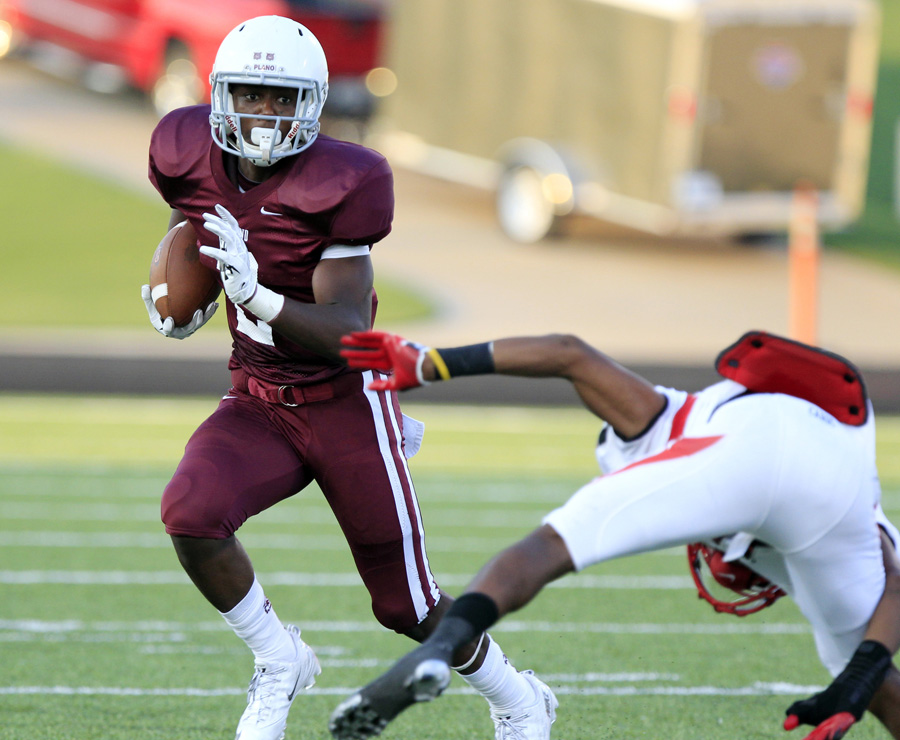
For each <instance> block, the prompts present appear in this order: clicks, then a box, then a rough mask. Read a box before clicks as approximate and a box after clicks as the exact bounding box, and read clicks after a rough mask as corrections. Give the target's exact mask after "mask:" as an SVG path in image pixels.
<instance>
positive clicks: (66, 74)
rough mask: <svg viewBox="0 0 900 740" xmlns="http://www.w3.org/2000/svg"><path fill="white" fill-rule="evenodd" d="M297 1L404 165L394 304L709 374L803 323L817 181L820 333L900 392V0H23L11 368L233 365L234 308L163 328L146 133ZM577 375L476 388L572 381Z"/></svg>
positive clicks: (9, 126) (9, 15)
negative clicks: (757, 332)
mask: <svg viewBox="0 0 900 740" xmlns="http://www.w3.org/2000/svg"><path fill="white" fill-rule="evenodd" d="M268 13H277V14H282V15H289V16H291V17H294V18H296V19H297V20H299V21H300V22H302V23H304V24H305V25H307V26H308V27H309V28H310V29H312V30H313V31H314V33H316V35H317V36H318V38H319V39H320V40H321V41H322V44H323V46H324V48H325V51H326V54H327V56H328V59H329V66H330V73H331V92H330V95H329V99H328V103H327V105H326V116H325V119H326V120H325V125H324V129H325V131H326V132H327V133H329V134H331V135H334V136H338V137H342V138H349V139H352V140H357V141H361V142H364V143H366V144H368V145H370V146H373V147H375V148H377V149H379V150H380V151H383V152H384V153H385V154H386V155H387V156H388V158H389V159H390V161H391V163H392V165H393V166H394V169H395V177H396V195H397V207H396V220H395V226H394V231H393V233H392V234H391V235H390V236H389V237H388V238H387V239H386V240H385V241H384V242H383V243H381V244H379V245H378V246H377V247H376V249H375V250H374V252H373V259H374V260H375V265H376V272H377V281H378V282H377V288H378V290H379V294H380V297H381V301H380V314H379V317H378V326H379V327H380V328H382V329H388V330H393V331H398V332H401V333H404V334H406V335H407V336H410V337H412V338H414V339H417V340H420V341H423V342H426V343H429V344H432V345H448V344H457V343H468V342H472V341H478V340H483V339H486V338H492V337H497V336H502V335H508V334H522V333H525V334H530V333H544V332H550V331H571V332H575V333H578V334H580V335H582V336H583V337H584V338H586V339H587V340H588V341H590V342H592V343H594V344H596V345H597V346H598V347H600V348H602V349H603V350H605V351H606V352H608V353H610V354H612V355H614V356H615V357H616V358H617V359H619V360H621V361H623V362H625V363H627V364H630V365H632V366H635V367H637V368H638V369H639V370H641V371H642V372H644V373H645V374H647V375H648V376H649V377H651V379H653V380H655V381H657V382H662V383H666V384H671V385H681V386H685V387H699V386H701V385H703V384H705V383H706V382H708V381H709V380H712V379H713V375H712V361H713V359H714V357H715V355H716V353H717V352H718V351H719V350H721V349H722V348H724V347H725V346H726V345H728V344H730V343H731V342H732V341H734V340H735V339H737V337H738V336H740V335H741V334H742V333H743V332H744V331H746V330H749V329H763V330H768V331H772V332H776V333H781V334H790V333H791V332H792V323H791V322H792V318H791V310H792V309H791V300H792V296H791V290H792V288H791V283H790V272H791V269H792V268H791V263H790V252H791V250H790V248H789V247H790V245H791V243H792V239H793V238H794V236H795V235H796V233H799V227H797V226H796V221H795V219H796V218H797V209H796V208H795V197H796V192H798V188H800V187H803V188H805V189H806V192H812V193H813V195H814V201H813V202H814V211H813V215H812V221H813V224H814V227H815V239H816V242H817V244H819V245H820V246H821V248H822V249H821V255H820V259H819V262H818V266H817V268H816V270H815V276H816V282H815V292H814V317H815V324H814V337H812V338H813V339H815V341H817V342H819V343H821V344H823V345H824V346H826V347H828V348H830V349H832V350H834V351H837V352H840V353H842V354H845V355H847V356H848V357H850V358H851V359H852V360H854V361H855V362H856V363H857V364H858V365H860V366H861V368H862V369H863V371H864V372H865V374H866V377H867V379H868V381H869V385H870V390H871V391H872V394H873V397H875V398H876V403H877V404H880V407H881V408H883V409H890V410H900V383H898V382H897V375H896V373H897V372H900V329H898V322H897V320H896V316H897V315H898V312H900V248H898V243H900V242H898V237H900V225H898V213H900V205H898V200H900V196H898V192H897V190H898V189H897V185H896V181H897V178H898V154H897V138H898V135H900V133H898V132H900V128H898V121H900V2H898V0H884V1H883V2H881V3H878V2H874V1H870V0H865V1H864V0H780V1H778V2H775V1H774V0H745V1H741V0H728V1H725V0H704V1H699V0H590V1H585V0H527V2H526V0H494V1H493V2H491V3H484V2H479V1H478V0H420V1H419V2H416V3H401V2H393V3H391V2H375V1H374V0H370V1H364V0H355V1H352V2H351V1H350V0H333V1H331V2H329V1H328V0H216V2H214V3H213V2H209V3H207V2H174V1H173V0H85V1H83V2H78V1H75V0H0V57H2V58H0V153H2V155H3V157H2V161H3V165H2V167H3V169H2V175H0V194H2V198H0V214H2V216H3V223H4V225H5V226H4V235H3V239H2V243H3V255H4V265H5V267H6V275H7V276H8V278H10V279H8V280H7V285H6V286H5V289H4V290H3V291H2V292H0V307H2V310H0V378H2V380H0V389H2V390H7V391H95V392H152V393H159V392H170V393H204V394H205V393H217V392H219V391H220V390H221V389H222V388H223V387H224V386H225V385H226V384H227V376H226V375H225V363H224V360H225V358H226V357H227V355H228V352H229V344H230V342H229V341H228V339H227V337H226V332H227V329H226V327H225V322H224V320H223V319H221V317H216V319H214V321H213V322H212V323H211V324H210V325H209V326H207V327H205V328H204V330H203V331H202V332H200V333H198V334H197V335H195V336H194V337H192V338H191V339H190V341H189V342H170V341H165V340H163V339H162V338H161V337H159V336H158V335H156V333H155V332H153V331H152V330H151V329H150V328H149V327H148V326H147V319H146V315H145V312H144V308H143V305H142V303H141V302H140V300H139V298H138V288H139V286H140V284H141V283H142V282H144V281H145V280H146V275H147V271H148V266H149V260H150V256H151V254H152V252H153V249H154V248H155V245H156V243H157V242H158V240H159V238H160V236H161V234H162V233H163V231H164V224H165V223H166V220H167V212H168V209H167V207H166V206H165V204H163V203H162V202H161V201H160V199H159V198H158V196H157V195H156V193H155V192H154V191H153V190H152V188H151V186H150V185H149V182H148V181H147V178H146V153H147V145H148V141H149V136H150V132H151V131H152V129H153V126H154V125H155V123H156V121H157V120H158V118H159V116H160V115H162V114H163V113H164V112H165V111H167V110H170V109H172V108H173V107H177V106H180V105H185V104H190V103H192V102H196V101H203V100H204V99H206V98H207V96H208V83H207V77H208V72H209V68H210V66H211V63H212V59H213V57H214V54H215V50H216V48H217V46H218V43H219V41H220V40H221V38H222V36H224V34H225V33H226V32H227V31H228V30H229V29H230V28H232V27H233V26H234V25H236V24H237V23H238V22H239V21H240V20H243V19H245V18H248V17H253V16H256V15H263V14H268ZM801 338H803V337H801ZM807 338H808V337H807ZM564 385H565V384H561V387H556V386H553V385H552V384H542V385H540V386H533V385H531V384H530V383H528V382H525V381H523V382H522V384H521V385H520V384H517V383H509V382H504V383H502V384H501V383H496V379H490V378H489V379H486V380H479V381H475V380H472V381H470V382H469V381H466V382H462V383H460V384H459V386H460V387H457V388H454V391H453V395H454V397H457V398H458V397H459V395H460V394H461V393H462V394H464V395H465V394H468V396H469V397H471V398H476V399H477V398H490V399H492V400H494V401H502V400H504V399H508V400H509V401H510V402H522V401H530V402H538V403H568V402H570V401H572V397H571V396H570V395H569V394H568V390H567V389H566V388H565V387H562V386H564ZM444 392H445V391H444V389H440V388H430V389H420V390H418V391H414V392H412V393H411V394H410V395H411V396H415V398H416V400H442V399H443V397H442V395H441V394H442V393H444ZM416 394H418V395H416Z"/></svg>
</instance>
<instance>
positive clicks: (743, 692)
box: [0, 681, 822, 698]
mask: <svg viewBox="0 0 900 740" xmlns="http://www.w3.org/2000/svg"><path fill="white" fill-rule="evenodd" d="M821 690H822V687H821V686H802V685H798V684H791V683H765V682H761V681H757V682H754V683H753V684H751V685H750V686H737V687H730V688H729V687H722V686H587V687H578V686H557V685H554V686H553V692H554V693H555V694H557V695H561V696H619V697H625V696H740V697H743V696H787V695H794V694H801V695H805V694H812V693H816V692H818V691H821ZM354 691H356V687H350V686H333V687H330V688H316V687H313V688H311V689H307V690H306V691H305V692H304V693H305V694H309V695H311V696H346V695H348V694H351V693H352V692H354ZM245 693H246V689H244V688H224V689H193V688H168V689H154V688H144V689H138V688H123V687H117V686H0V696H2V695H13V696H28V695H31V696H33V695H37V696H51V695H53V696H139V697H154V696H181V697H199V698H211V697H213V698H214V697H220V696H241V695H243V694H245ZM473 693H475V692H474V690H473V689H470V688H454V689H448V690H447V691H445V692H444V695H453V694H457V695H459V694H473Z"/></svg>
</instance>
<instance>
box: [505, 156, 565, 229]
mask: <svg viewBox="0 0 900 740" xmlns="http://www.w3.org/2000/svg"><path fill="white" fill-rule="evenodd" d="M545 191H546V189H545V187H544V175H543V173H541V172H539V171H538V170H536V169H535V168H534V167H529V166H527V165H518V166H513V167H509V168H508V169H507V170H506V171H505V172H504V173H503V175H502V176H501V178H500V182H499V184H498V185H497V217H498V219H499V221H500V228H501V229H503V232H504V233H505V234H506V235H507V236H508V237H509V238H510V239H513V240H515V241H517V242H523V243H526V244H530V243H534V242H538V241H541V239H544V238H545V237H547V236H549V235H550V234H552V233H554V232H556V231H557V230H558V228H559V222H560V218H559V216H557V214H556V206H555V205H554V204H553V203H551V202H550V200H549V199H548V198H547V195H546V192H545Z"/></svg>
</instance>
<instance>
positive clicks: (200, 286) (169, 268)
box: [150, 221, 219, 326]
mask: <svg viewBox="0 0 900 740" xmlns="http://www.w3.org/2000/svg"><path fill="white" fill-rule="evenodd" d="M198 246H199V243H198V241H197V232H196V231H194V227H193V226H191V225H190V224H189V223H188V222H187V221H182V222H181V223H180V224H177V225H176V226H173V227H172V229H171V230H170V231H169V232H168V233H167V234H166V235H165V236H164V237H163V239H162V241H161V242H160V243H159V246H158V247H157V248H156V251H155V252H154V253H153V259H152V260H151V262H150V291H151V296H152V297H153V303H154V304H155V305H156V310H157V311H159V315H160V316H161V317H162V319H163V321H165V320H166V319H167V318H168V317H169V316H171V317H172V318H173V319H174V320H175V326H184V325H185V324H187V323H188V322H189V321H190V320H191V318H193V316H194V312H195V311H196V310H197V309H198V308H199V309H206V307H207V306H209V304H210V303H212V302H213V301H214V300H215V299H216V297H217V296H218V295H219V283H218V281H217V280H216V273H215V271H214V270H212V269H210V268H209V267H207V266H206V265H204V264H203V262H201V261H200V251H199V249H198Z"/></svg>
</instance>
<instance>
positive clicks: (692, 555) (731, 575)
mask: <svg viewBox="0 0 900 740" xmlns="http://www.w3.org/2000/svg"><path fill="white" fill-rule="evenodd" d="M687 556H688V566H689V567H690V570H691V577H692V578H693V579H694V585H695V586H696V587H697V594H698V596H699V597H700V598H701V599H705V600H706V601H708V602H709V603H710V604H712V607H713V609H715V610H716V611H717V612H721V613H724V614H734V615H735V616H737V617H746V616H747V615H748V614H755V613H756V612H758V611H760V610H762V609H765V608H766V607H767V606H771V605H772V604H774V603H775V602H776V601H778V599H780V598H781V597H782V596H784V595H785V593H784V591H782V590H781V588H779V587H778V586H776V585H775V584H774V583H771V582H770V581H769V580H768V579H766V578H763V577H762V576H761V575H759V573H757V572H756V571H754V570H751V569H750V568H748V567H747V566H746V565H744V564H743V563H739V562H737V561H726V560H725V559H724V553H723V552H722V551H721V550H718V549H716V548H715V547H710V546H709V545H707V544H706V543H703V542H692V543H691V544H689V545H688V546H687ZM704 566H706V567H705V568H704ZM725 590H728V591H732V592H733V593H732V594H729V595H728V596H727V597H723V598H721V599H720V598H718V597H717V596H716V595H715V594H714V591H718V592H719V593H722V592H724V591H725ZM735 594H737V598H735V596H734V595H735Z"/></svg>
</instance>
